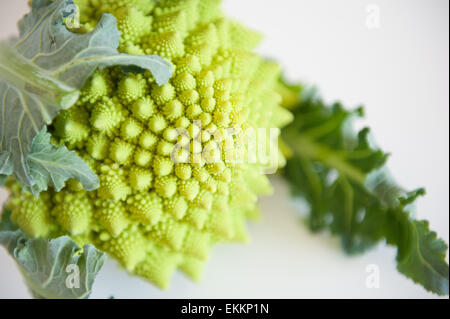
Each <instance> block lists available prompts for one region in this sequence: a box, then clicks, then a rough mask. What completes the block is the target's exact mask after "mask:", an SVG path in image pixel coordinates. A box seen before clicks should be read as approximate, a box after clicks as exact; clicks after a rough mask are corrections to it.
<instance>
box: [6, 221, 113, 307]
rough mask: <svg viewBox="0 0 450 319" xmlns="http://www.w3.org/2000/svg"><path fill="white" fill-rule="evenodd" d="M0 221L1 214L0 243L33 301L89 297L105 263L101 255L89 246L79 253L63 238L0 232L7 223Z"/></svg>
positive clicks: (75, 246)
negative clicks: (33, 237)
mask: <svg viewBox="0 0 450 319" xmlns="http://www.w3.org/2000/svg"><path fill="white" fill-rule="evenodd" d="M7 214H8V213H7ZM8 216H9V215H6V218H8ZM4 219H5V215H4V216H3V220H2V222H1V224H0V244H1V245H3V246H4V247H5V248H6V250H7V251H8V252H9V253H10V254H11V256H12V257H13V258H14V259H15V261H16V263H17V264H18V266H19V269H20V271H21V272H22V274H23V276H24V278H25V281H26V283H27V285H28V287H29V288H30V290H31V292H32V294H33V296H34V297H35V298H45V299H84V298H89V295H90V293H91V291H92V286H93V284H94V281H95V277H96V276H97V274H98V272H99V271H100V269H101V268H102V266H103V263H104V261H105V254H104V253H102V252H100V251H98V250H97V249H96V248H95V247H94V246H92V245H85V246H84V247H83V249H82V250H81V249H80V247H79V246H78V245H77V244H76V243H75V242H74V241H73V240H72V239H70V238H69V237H67V236H64V237H59V238H56V239H51V240H49V239H45V238H37V239H30V238H28V237H27V236H26V235H25V234H24V233H23V232H22V231H20V230H16V231H11V230H4V228H5V225H8V223H9V222H7V221H6V222H5V220H4ZM11 225H12V224H11Z"/></svg>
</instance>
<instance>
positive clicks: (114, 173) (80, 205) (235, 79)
mask: <svg viewBox="0 0 450 319" xmlns="http://www.w3.org/2000/svg"><path fill="white" fill-rule="evenodd" d="M77 4H78V5H79V6H80V9H81V17H82V23H83V28H84V29H83V30H85V31H87V30H90V29H92V28H93V27H94V26H95V24H96V22H97V21H98V18H99V17H100V16H101V14H102V13H104V12H110V13H112V14H114V15H115V16H116V17H117V22H118V28H119V30H120V31H121V32H122V38H121V44H120V51H121V52H124V53H133V54H158V55H161V56H162V57H164V58H165V59H167V60H168V61H170V62H171V63H172V64H173V66H174V69H175V74H174V76H173V77H172V79H171V80H170V81H169V83H167V84H165V85H163V86H158V85H157V84H156V83H155V81H154V79H153V77H152V76H151V74H150V73H148V72H147V73H145V74H142V75H133V74H126V73H124V71H123V70H122V69H120V68H112V69H106V70H102V71H97V72H96V73H95V74H94V75H93V76H92V78H91V79H90V81H89V83H87V84H86V86H85V88H84V89H83V90H82V94H81V97H80V100H79V101H78V103H77V105H76V106H74V107H73V108H72V109H70V110H68V111H64V112H62V113H61V114H60V115H59V116H58V117H57V118H56V120H55V121H54V125H53V126H52V127H51V128H50V130H51V131H52V134H53V136H54V138H55V139H56V141H57V142H58V143H65V144H66V145H67V146H68V147H69V148H70V149H72V150H75V151H76V152H77V153H78V154H79V155H80V156H81V157H83V158H84V159H85V160H86V161H87V163H88V164H89V165H90V166H91V168H92V169H93V170H94V172H95V173H96V174H97V175H98V176H99V179H100V188H99V189H98V190H96V191H93V192H85V191H83V190H82V189H81V188H80V187H79V185H77V183H69V186H68V187H66V188H65V189H63V190H62V191H61V192H60V193H57V194H55V193H54V192H53V191H52V190H50V191H48V192H44V193H42V194H41V195H40V196H39V198H34V197H33V196H32V195H31V194H27V193H21V191H20V189H19V187H18V186H17V185H15V186H14V185H10V188H11V190H12V193H13V196H12V198H11V200H10V201H9V207H10V208H11V209H12V211H13V214H12V219H13V221H14V222H15V223H17V224H18V225H19V226H20V227H21V228H22V229H23V230H24V231H26V232H27V233H29V234H30V235H32V236H36V237H41V236H50V237H56V236H61V235H64V234H66V235H71V236H72V237H73V238H74V239H75V240H77V241H79V242H82V243H85V242H90V243H93V244H94V245H95V246H96V247H97V248H99V249H101V250H103V251H105V252H107V253H108V254H109V255H111V256H112V257H114V258H116V259H117V260H118V261H119V262H120V263H121V264H122V265H123V267H124V268H126V269H127V270H128V271H129V272H131V273H133V274H137V275H139V276H142V277H144V278H146V279H148V280H150V281H151V282H153V283H155V284H156V285H158V286H160V287H163V288H166V287H168V284H169V280H170V277H171V275H172V273H173V272H174V271H175V270H176V269H181V270H182V271H184V272H185V273H186V274H187V275H189V276H190V277H192V278H193V279H195V280H198V279H199V278H200V275H201V270H202V269H203V263H204V261H205V260H206V259H207V258H208V256H209V253H210V249H211V247H212V246H213V245H214V244H215V243H217V242H245V241H246V240H248V234H247V230H246V220H247V219H248V218H256V217H257V216H258V208H257V199H258V196H260V195H264V194H269V193H270V192H271V186H270V183H269V181H268V179H267V177H266V176H265V175H263V174H262V173H261V167H262V164H258V163H256V164H247V163H246V162H243V163H236V162H233V161H231V160H229V159H231V158H233V156H235V155H236V152H237V151H236V149H233V147H232V145H233V143H235V144H239V143H244V144H245V143H246V136H245V134H238V135H234V136H233V135H230V134H229V133H228V131H227V129H228V128H234V129H236V130H238V129H243V130H245V129H248V128H255V129H256V128H273V127H281V126H283V125H285V124H287V123H288V122H289V121H290V120H291V115H290V114H289V113H288V112H287V111H285V110H284V109H283V108H281V107H280V103H281V98H280V96H279V95H278V94H277V93H276V92H275V88H276V86H277V81H278V79H279V76H280V70H279V67H278V65H276V64H275V63H272V62H267V61H264V60H263V59H262V58H261V57H260V56H258V55H256V54H254V53H252V50H253V49H254V47H255V46H256V45H257V43H258V42H259V40H260V35H259V34H257V33H255V32H253V31H250V30H247V29H246V28H244V27H242V26H240V25H239V24H237V23H235V22H232V21H230V20H228V19H226V18H224V17H223V15H222V12H221V10H220V7H219V4H220V1H218V0H162V1H150V0H79V1H77ZM181 128H183V129H185V130H184V133H182V134H181V135H180V134H179V131H178V130H177V129H181ZM179 146H181V148H177V147H179ZM219 146H221V148H220V147H219ZM244 148H245V147H244ZM202 151H203V157H202V156H201V155H202ZM171 155H173V158H172V157H171ZM199 156H200V159H201V160H200V161H198V162H196V163H192V164H190V163H187V160H193V159H198V158H199Z"/></svg>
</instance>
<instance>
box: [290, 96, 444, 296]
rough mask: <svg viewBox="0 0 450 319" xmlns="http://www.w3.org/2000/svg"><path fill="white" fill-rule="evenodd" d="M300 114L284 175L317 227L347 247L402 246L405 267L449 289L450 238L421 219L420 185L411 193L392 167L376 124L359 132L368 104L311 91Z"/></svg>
mask: <svg viewBox="0 0 450 319" xmlns="http://www.w3.org/2000/svg"><path fill="white" fill-rule="evenodd" d="M301 96H302V97H301V99H300V102H299V104H298V105H297V106H296V107H294V108H293V110H292V111H293V113H294V116H295V120H294V122H293V123H292V124H291V125H289V126H288V127H287V128H285V129H284V131H283V133H282V136H283V141H284V142H285V143H286V144H287V145H288V146H289V148H290V151H291V153H292V154H291V156H290V158H289V159H288V161H287V165H286V168H285V170H284V176H285V178H286V179H287V180H288V181H289V183H290V185H291V187H292V190H293V192H294V194H295V195H297V196H300V197H302V198H304V199H305V200H306V201H307V203H308V204H309V208H310V212H309V216H308V223H309V226H310V228H311V229H312V230H313V231H320V230H329V231H331V232H332V233H333V234H336V235H339V236H340V237H341V240H342V244H343V247H344V249H345V251H346V252H347V253H349V254H355V253H361V252H364V251H365V250H367V249H369V248H371V247H373V246H374V245H376V244H377V243H379V242H381V241H386V242H387V243H388V244H391V245H394V246H396V247H397V248H398V255H397V261H398V269H399V271H400V272H402V273H403V274H404V275H406V276H408V277H409V278H411V279H413V280H414V281H415V282H416V283H419V284H421V285H422V286H424V287H425V288H426V289H427V290H429V291H432V292H434V293H437V294H439V295H445V294H448V280H449V273H448V265H447V263H446V261H445V252H446V250H447V246H446V244H445V242H443V241H442V240H440V239H437V238H436V234H435V233H433V232H431V231H430V230H429V229H428V223H427V222H423V221H415V220H414V219H413V218H412V216H411V211H410V210H411V207H412V205H413V203H414V201H415V200H416V199H417V197H419V196H421V195H423V194H424V190H423V189H420V190H417V191H415V192H411V193H405V191H404V190H403V189H402V188H401V187H399V186H397V185H396V183H395V182H394V181H393V179H392V178H391V176H390V174H389V172H388V170H387V169H386V167H385V163H386V160H387V158H388V154H386V153H384V152H382V151H381V150H379V149H378V148H377V147H376V146H374V143H373V141H372V140H371V135H370V132H369V129H367V128H365V129H363V130H361V131H360V132H359V133H358V134H355V133H354V131H353V129H352V120H353V119H354V118H355V117H359V116H362V114H363V111H362V109H361V108H358V109H357V110H355V111H346V110H345V109H344V108H343V107H342V106H341V105H340V104H339V103H335V104H333V105H331V106H327V105H325V104H324V102H323V101H322V100H321V99H319V98H317V96H316V94H313V93H311V91H304V92H302V93H301Z"/></svg>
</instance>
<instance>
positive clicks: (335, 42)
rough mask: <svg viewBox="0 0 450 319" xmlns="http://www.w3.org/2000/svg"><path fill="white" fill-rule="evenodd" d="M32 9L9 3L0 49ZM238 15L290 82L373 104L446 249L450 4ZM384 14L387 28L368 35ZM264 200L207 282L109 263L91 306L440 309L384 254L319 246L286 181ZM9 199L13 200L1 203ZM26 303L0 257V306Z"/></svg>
mask: <svg viewBox="0 0 450 319" xmlns="http://www.w3.org/2000/svg"><path fill="white" fill-rule="evenodd" d="M26 2H27V1H26V0H14V1H10V0H0V38H5V37H6V36H8V35H11V34H14V33H15V22H16V21H17V20H18V18H19V17H21V15H22V14H23V13H25V12H26V11H27V8H26ZM224 2H225V3H224V7H225V9H226V11H227V12H228V13H229V15H231V16H233V17H235V18H236V19H239V20H241V21H245V23H246V24H247V25H248V26H251V27H252V28H254V29H257V30H260V31H262V32H263V33H265V34H266V38H265V41H264V42H263V44H262V46H261V47H260V49H259V51H260V52H261V53H263V54H264V55H267V56H270V57H274V58H276V59H277V60H280V61H282V63H283V67H284V68H285V69H286V70H287V72H286V74H287V76H288V78H289V79H291V80H296V81H297V80H301V81H303V82H305V83H309V84H315V85H317V86H318V87H319V88H320V89H321V91H322V93H323V95H324V96H325V98H326V100H327V101H332V100H334V99H340V100H341V101H342V102H344V103H345V105H347V106H349V107H355V106H358V105H359V104H361V103H364V105H365V106H366V113H367V118H368V119H367V120H365V121H364V122H363V124H364V125H369V126H370V127H371V128H372V129H373V132H375V135H376V137H377V141H378V144H379V145H381V146H382V147H383V149H384V150H387V151H389V152H392V153H393V156H392V157H391V159H390V162H389V166H390V168H391V169H392V171H393V172H394V176H395V177H396V178H397V180H398V181H399V183H400V184H402V185H404V186H405V187H408V188H409V189H413V188H416V187H420V186H425V187H426V188H427V190H428V195H427V196H426V197H425V198H423V199H420V200H419V203H418V217H419V218H423V219H428V220H430V223H431V227H432V228H433V229H434V230H436V231H437V232H438V233H439V235H440V236H441V237H442V238H444V239H445V240H446V241H447V242H448V238H449V199H448V193H449V178H448V176H449V141H448V139H449V91H448V85H449V42H448V41H449V40H448V37H449V13H448V11H449V8H448V7H449V2H448V1H447V0H395V1H394V0H378V1H375V0H373V1H366V0H339V1H336V0H308V1H306V0H276V1H269V0H245V1H243V0H225V1H224ZM370 4H375V5H378V7H379V9H380V14H381V15H380V23H381V24H380V28H378V29H370V28H367V26H366V19H367V12H366V9H367V6H368V5H370ZM274 184H275V188H276V193H275V196H273V197H271V198H264V199H262V200H261V205H262V210H263V215H264V219H263V220H262V222H260V223H257V224H253V225H251V226H250V231H251V235H252V238H253V241H252V243H251V244H249V245H248V246H241V245H223V246H219V247H217V248H216V249H215V250H214V253H213V254H212V257H211V261H210V263H209V265H208V267H207V269H206V272H205V275H204V279H203V281H202V282H201V283H199V284H195V283H192V282H191V281H189V280H188V279H187V278H185V277H184V276H183V275H181V274H176V275H175V277H174V278H173V282H172V285H171V288H170V289H169V290H168V291H166V292H163V291H160V290H158V289H156V288H154V287H153V286H152V285H150V284H148V283H146V282H144V281H141V280H139V279H137V278H133V277H131V276H129V275H127V274H126V273H125V272H123V271H120V270H118V269H117V265H116V264H115V263H114V262H112V261H108V262H107V264H106V266H105V267H104V269H103V270H102V272H101V274H100V275H99V277H98V280H97V282H96V285H95V292H94V294H93V297H98V298H105V297H109V296H111V295H113V296H115V297H116V298H133V297H134V298H208V297H209V298H260V297H265V298H316V297H324V298H336V297H339V298H433V297H434V296H433V295H431V294H428V293H426V292H425V291H424V290H423V289H422V288H421V287H419V286H416V285H414V284H413V283H412V282H411V281H409V280H408V279H406V278H404V277H403V276H401V275H399V274H398V273H397V271H396V270H395V263H394V258H395V250H394V249H392V248H387V247H385V246H383V245H381V246H379V247H378V248H377V249H375V250H373V251H372V252H370V253H368V254H366V255H364V256H361V257H356V258H355V257H352V258H349V257H346V256H344V255H343V254H342V251H341V250H340V249H339V242H338V240H336V239H334V238H330V237H329V236H328V235H327V234H322V235H318V236H314V235H311V234H310V233H309V231H308V230H307V229H306V228H305V227H303V225H302V224H301V223H300V221H299V219H298V209H296V208H295V207H294V204H293V202H292V201H291V200H289V195H288V194H289V192H288V190H287V187H286V186H285V185H284V184H283V182H282V181H281V180H279V179H277V178H274ZM2 195H3V196H2V198H5V197H6V194H4V193H3V194H2ZM371 264H376V265H378V266H379V268H380V276H381V277H380V278H381V281H380V288H379V289H368V288H367V287H366V278H367V275H368V273H366V268H367V266H368V265H371ZM28 296H29V295H28V293H27V290H26V288H25V286H24V284H23V283H22V280H21V276H20V274H19V272H18V270H17V269H16V267H15V265H14V263H13V261H12V260H11V259H10V258H9V257H8V256H7V254H6V252H5V251H4V250H3V249H0V298H27V297H28Z"/></svg>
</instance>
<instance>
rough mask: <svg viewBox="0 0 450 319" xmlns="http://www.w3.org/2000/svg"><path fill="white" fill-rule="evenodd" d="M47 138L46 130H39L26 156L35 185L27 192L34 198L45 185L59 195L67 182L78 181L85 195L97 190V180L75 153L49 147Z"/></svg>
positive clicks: (45, 188)
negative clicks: (87, 192)
mask: <svg viewBox="0 0 450 319" xmlns="http://www.w3.org/2000/svg"><path fill="white" fill-rule="evenodd" d="M50 138H51V136H50V134H49V133H47V130H46V129H45V128H44V129H42V130H41V132H40V133H39V134H38V135H37V136H36V137H35V138H34V140H33V144H32V146H31V151H30V154H29V155H28V165H29V167H30V174H31V176H33V178H34V180H35V181H36V183H35V184H34V185H33V186H31V187H30V188H29V190H30V191H31V192H32V193H33V195H35V196H36V197H37V196H38V195H39V193H40V192H41V191H46V190H47V189H48V185H52V186H53V187H54V188H55V190H56V191H57V192H59V191H60V190H61V189H62V188H63V187H64V185H65V182H66V181H67V180H68V179H70V178H74V179H77V180H79V181H80V182H81V184H82V185H83V187H84V189H86V190H88V191H91V190H94V189H96V188H98V187H99V179H98V177H97V175H95V174H94V172H92V170H91V169H90V168H89V166H88V165H87V164H86V163H85V162H84V161H83V160H82V159H81V158H80V157H79V156H78V155H77V154H76V153H75V152H74V151H69V150H68V149H67V148H66V147H65V146H59V147H56V146H53V145H52V144H50Z"/></svg>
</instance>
